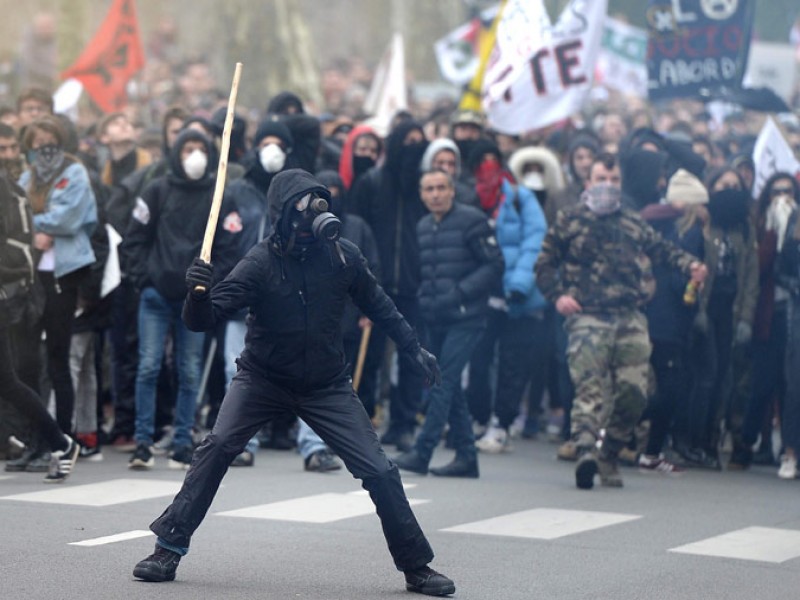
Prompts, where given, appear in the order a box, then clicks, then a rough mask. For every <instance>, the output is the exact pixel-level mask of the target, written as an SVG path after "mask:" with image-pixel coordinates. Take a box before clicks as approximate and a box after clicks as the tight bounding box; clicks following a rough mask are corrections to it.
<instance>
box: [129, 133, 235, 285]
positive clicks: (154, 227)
mask: <svg viewBox="0 0 800 600" xmlns="http://www.w3.org/2000/svg"><path fill="white" fill-rule="evenodd" d="M189 142H196V143H199V144H200V145H202V147H203V148H204V149H205V157H206V158H205V167H204V168H203V171H202V173H200V174H199V177H197V178H195V179H192V178H190V177H189V176H188V175H187V173H186V168H185V163H186V160H188V159H186V160H184V159H182V158H181V154H182V150H183V147H184V146H185V145H186V144H187V143H189ZM195 152H197V151H195ZM193 155H194V153H193ZM194 156H197V155H194ZM217 156H218V155H217V149H216V147H215V146H214V144H212V143H211V140H209V139H208V138H207V137H206V136H204V135H203V134H202V133H200V132H199V131H196V130H194V129H186V130H184V131H183V132H181V134H180V135H179V136H178V139H177V140H176V141H175V144H174V146H173V147H172V149H171V150H170V154H169V159H168V162H169V172H168V173H167V174H166V175H165V176H163V177H159V178H158V179H155V180H153V181H152V182H151V183H150V184H149V185H148V186H147V188H145V190H144V192H142V196H141V197H140V198H137V200H136V206H135V207H134V209H133V218H132V219H131V221H130V224H129V226H128V230H127V234H126V235H125V236H124V239H125V241H124V242H123V244H122V252H123V256H124V258H125V259H126V260H125V264H126V267H127V272H128V275H129V276H130V277H131V280H132V281H133V283H134V285H135V286H136V288H137V289H139V290H143V289H144V288H146V287H149V286H153V287H155V288H156V290H157V291H158V292H159V293H160V294H161V295H162V296H163V297H164V298H166V299H168V300H180V299H181V298H182V297H183V296H184V294H185V289H184V286H183V283H182V281H181V274H182V273H184V272H185V271H186V269H187V267H188V266H189V265H190V264H191V263H192V259H193V258H194V257H195V256H197V255H198V254H199V253H200V246H201V245H202V242H203V235H204V233H205V228H206V223H207V221H208V214H209V211H210V209H211V198H212V196H213V194H214V184H215V180H216V177H215V176H216V171H217V162H218V159H217ZM192 160H195V159H192ZM189 164H190V165H191V164H192V163H189ZM240 231H241V220H240V218H239V216H238V213H236V210H235V207H234V206H233V205H232V204H231V203H229V202H226V203H224V204H223V207H222V209H221V210H220V217H219V225H218V228H217V234H216V236H215V238H214V250H213V253H214V257H215V262H217V263H218V265H219V269H220V270H219V271H218V272H219V273H220V274H223V273H225V272H226V271H227V270H228V269H230V267H231V266H232V265H233V263H234V261H235V260H236V258H237V251H236V246H237V242H238V238H237V236H238V233H239V232H240ZM226 265H227V267H226Z"/></svg>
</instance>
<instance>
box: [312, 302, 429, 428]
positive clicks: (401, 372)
mask: <svg viewBox="0 0 800 600" xmlns="http://www.w3.org/2000/svg"><path fill="white" fill-rule="evenodd" d="M390 298H391V299H392V300H393V301H394V303H395V306H397V310H398V311H400V314H402V315H403V316H404V317H405V319H406V321H408V323H409V324H410V325H411V326H412V327H414V328H415V329H416V327H417V324H418V321H419V303H418V302H417V297H416V296H393V295H390ZM372 337H374V338H375V340H374V343H375V347H376V348H383V347H384V346H385V345H386V334H385V333H384V332H383V331H381V329H380V327H376V328H375V329H374V330H373V331H372ZM372 344H373V342H372V340H370V350H372ZM397 368H398V377H397V379H398V381H397V386H393V387H392V388H391V390H390V392H389V394H390V395H389V402H390V404H389V406H390V411H391V412H390V415H389V418H390V420H389V428H390V429H392V430H394V431H397V432H400V433H411V432H413V431H414V428H415V427H416V425H417V413H418V412H419V410H420V405H421V403H422V376H421V375H420V374H419V371H418V370H417V368H416V365H414V357H413V356H409V355H408V354H407V353H399V355H398V357H397ZM312 429H313V427H312Z"/></svg>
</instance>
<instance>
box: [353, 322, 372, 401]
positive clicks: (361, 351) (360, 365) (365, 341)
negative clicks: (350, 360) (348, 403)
mask: <svg viewBox="0 0 800 600" xmlns="http://www.w3.org/2000/svg"><path fill="white" fill-rule="evenodd" d="M371 333H372V323H369V324H368V325H367V326H366V327H364V329H363V331H362V332H361V345H360V346H359V347H358V360H357V361H356V371H355V374H354V375H353V389H354V390H355V391H356V392H357V391H358V386H359V384H360V383H361V375H362V374H363V373H364V359H365V358H366V357H367V346H368V345H369V336H370V334H371Z"/></svg>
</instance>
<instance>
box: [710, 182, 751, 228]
mask: <svg viewBox="0 0 800 600" xmlns="http://www.w3.org/2000/svg"><path fill="white" fill-rule="evenodd" d="M752 202H753V200H752V199H751V198H750V194H748V193H747V192H746V191H744V190H720V191H719V192H714V193H713V194H711V196H709V198H708V213H709V214H710V215H711V223H713V224H714V225H717V226H718V227H721V228H722V229H731V228H733V227H741V226H743V225H744V224H745V223H746V222H747V216H748V214H749V213H750V205H751V204H752Z"/></svg>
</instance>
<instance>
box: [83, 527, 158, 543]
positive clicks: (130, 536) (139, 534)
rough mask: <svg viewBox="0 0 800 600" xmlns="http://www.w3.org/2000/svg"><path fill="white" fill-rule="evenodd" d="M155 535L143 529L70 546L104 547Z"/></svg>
mask: <svg viewBox="0 0 800 600" xmlns="http://www.w3.org/2000/svg"><path fill="white" fill-rule="evenodd" d="M151 535H155V534H154V533H153V532H152V531H145V530H143V529H136V530H134V531H125V532H123V533H117V534H114V535H106V536H103V537H99V538H92V539H91V540H83V541H82V542H70V543H69V544H68V545H69V546H86V547H89V546H103V545H104V544H113V543H114V542H124V541H126V540H135V539H138V538H143V537H148V536H151Z"/></svg>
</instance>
